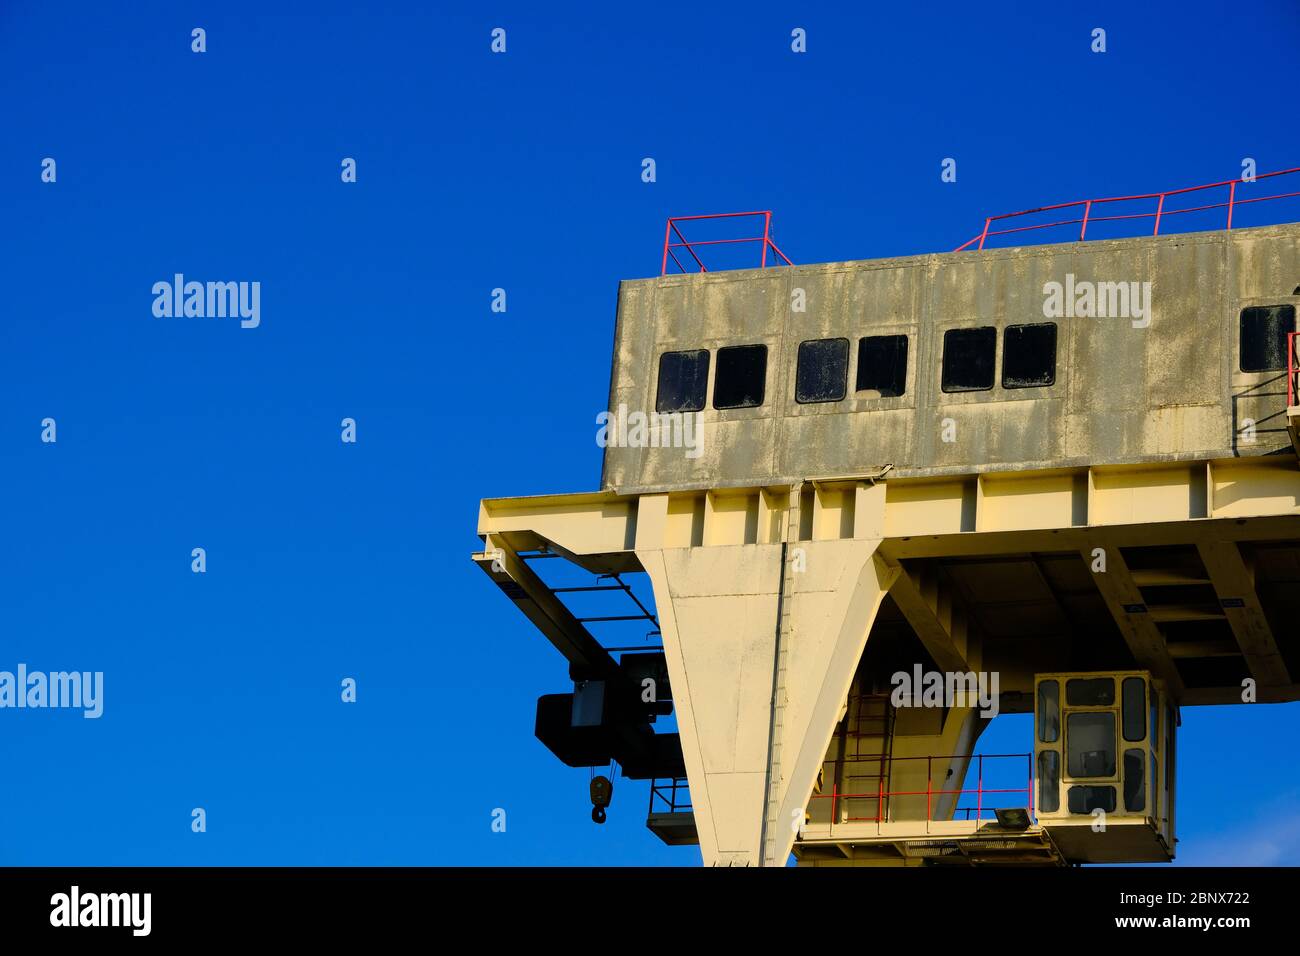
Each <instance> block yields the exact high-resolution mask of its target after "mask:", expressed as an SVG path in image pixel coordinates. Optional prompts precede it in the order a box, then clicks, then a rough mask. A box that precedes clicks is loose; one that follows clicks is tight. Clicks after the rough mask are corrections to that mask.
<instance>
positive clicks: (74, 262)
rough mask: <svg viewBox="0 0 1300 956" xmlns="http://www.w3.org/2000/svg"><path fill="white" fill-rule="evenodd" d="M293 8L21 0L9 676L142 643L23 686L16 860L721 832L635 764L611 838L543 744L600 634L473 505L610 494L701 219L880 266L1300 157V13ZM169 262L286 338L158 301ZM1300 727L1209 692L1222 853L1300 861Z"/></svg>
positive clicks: (235, 859)
mask: <svg viewBox="0 0 1300 956" xmlns="http://www.w3.org/2000/svg"><path fill="white" fill-rule="evenodd" d="M268 6H271V5H268V4H253V3H243V2H241V3H233V2H232V3H220V4H218V3H187V2H165V3H164V2H148V0H146V2H137V3H132V4H127V5H102V4H90V3H82V4H62V3H36V2H29V0H6V2H5V3H3V4H2V5H0V103H3V105H4V128H3V139H2V140H0V142H2V143H3V145H2V147H0V209H3V210H4V213H5V215H4V226H5V228H4V229H3V230H0V262H3V263H4V267H3V271H2V272H0V275H3V279H4V300H3V301H4V305H5V308H4V316H3V321H2V322H0V491H3V495H2V496H0V533H2V534H3V539H4V542H5V544H6V547H4V548H3V549H0V608H2V609H3V613H0V669H12V668H13V667H15V666H16V665H17V664H18V663H19V662H24V663H26V664H27V665H28V666H29V667H30V668H32V669H39V670H66V669H76V670H91V671H103V672H104V673H105V702H104V715H103V717H102V718H100V719H99V720H83V719H82V718H81V716H80V715H79V714H78V713H76V712H69V711H52V710H46V711H23V712H19V711H13V710H6V711H0V765H2V766H3V767H4V768H5V773H4V780H5V786H3V787H0V864H237V863H251V864H399V863H400V864H425V863H432V864H515V863H529V864H541V863H560V864H569V863H627V864H636V863H649V864H664V863H667V864H693V863H695V862H697V861H698V855H697V853H696V851H695V850H694V849H693V848H686V849H670V848H666V847H663V846H661V845H660V844H659V843H658V841H657V840H656V839H655V838H654V837H653V836H652V835H650V834H649V833H648V832H647V831H646V830H644V828H643V826H642V821H643V819H644V805H645V800H646V789H645V787H646V785H645V784H638V783H630V782H627V781H620V782H618V784H617V785H616V791H615V798H614V805H613V808H612V811H611V818H610V822H609V824H607V825H606V826H604V827H596V826H593V825H592V824H591V822H590V821H589V819H588V803H587V798H586V787H587V776H588V775H587V771H585V770H571V769H568V768H565V767H563V766H562V765H560V764H559V763H558V761H556V760H555V759H554V758H552V757H551V755H550V754H549V753H548V752H547V751H546V750H545V748H543V747H542V745H541V744H540V743H538V742H537V741H536V740H535V739H534V738H533V736H532V722H533V708H534V702H535V698H536V697H537V696H538V695H539V694H542V693H550V692H557V691H561V690H563V689H564V684H565V668H564V666H563V661H562V660H561V658H560V657H559V656H558V655H557V654H556V653H555V652H554V651H553V650H552V649H551V648H550V646H549V645H548V644H547V643H546V642H545V641H544V639H543V638H541V636H540V635H539V634H537V633H536V632H535V631H534V630H533V629H532V627H531V626H530V625H528V623H527V622H526V621H525V619H524V618H523V617H522V616H521V615H520V614H519V613H518V612H517V611H516V610H515V608H514V607H513V606H512V605H511V604H510V602H508V601H506V600H505V599H504V598H502V596H501V595H500V594H499V592H498V591H497V590H496V588H495V587H493V586H492V585H491V584H490V583H489V582H488V581H487V579H486V578H485V577H484V576H483V575H482V574H481V573H480V572H479V571H478V570H477V569H476V568H475V567H474V566H473V565H472V564H471V562H470V561H469V558H468V555H469V553H470V552H471V551H472V550H474V549H475V548H476V546H477V543H478V542H477V538H476V537H475V535H474V530H475V521H476V514H477V510H476V509H477V501H478V499H479V498H481V497H485V496H496V495H508V494H539V493H545V492H561V491H581V490H589V489H594V488H595V487H596V486H597V484H598V482H599V473H600V453H599V449H598V448H597V447H596V445H595V443H594V441H593V436H594V432H595V426H594V416H595V414H596V412H597V411H599V410H600V409H602V408H603V407H604V404H605V402H606V398H607V394H608V384H609V379H608V374H609V349H610V343H611V338H612V321H613V315H614V308H615V295H616V291H617V282H618V280H620V279H624V278H636V277H643V276H648V275H653V274H655V273H657V271H658V266H659V254H660V243H661V241H662V234H663V223H664V218H665V217H666V216H668V215H688V214H692V213H700V212H717V211H727V210H738V209H772V210H774V212H775V226H776V232H775V236H776V238H777V241H778V242H779V243H780V245H781V246H782V248H783V249H784V250H785V252H786V253H787V254H789V255H790V256H791V258H792V259H794V260H795V261H796V262H817V261H828V260H842V259H855V258H873V257H880V256H888V255H897V254H909V253H916V252H930V251H942V250H947V249H950V248H953V247H955V246H957V245H958V244H960V243H961V242H963V241H965V240H966V239H968V238H970V236H972V235H973V234H975V233H977V232H978V231H979V228H980V225H981V223H982V220H983V217H984V216H985V215H987V214H990V213H999V212H1007V211H1012V210H1015V209H1022V208H1027V207H1032V206H1037V205H1041V204H1044V203H1048V202H1054V201H1061V200H1066V199H1074V198H1081V197H1083V196H1087V195H1098V194H1100V195H1114V194H1125V193H1130V192H1145V191H1150V190H1154V189H1161V188H1172V187H1177V186H1182V185H1191V184H1195V183H1200V182H1208V181H1214V180H1225V179H1230V178H1233V177H1235V176H1237V175H1238V174H1239V173H1240V171H1241V162H1242V159H1243V158H1244V157H1252V158H1254V159H1255V160H1256V161H1257V163H1258V167H1259V169H1260V170H1261V171H1267V170H1272V169H1278V168H1283V167H1288V166H1295V165H1300V128H1298V127H1297V125H1296V124H1295V123H1294V122H1293V121H1292V114H1293V112H1294V111H1293V109H1292V106H1293V103H1292V99H1293V98H1292V96H1291V91H1292V90H1293V88H1294V61H1295V51H1296V48H1297V41H1300V7H1297V6H1296V5H1295V4H1294V3H1293V2H1290V0H1266V2H1260V3H1255V4H1252V5H1251V6H1250V8H1249V10H1248V11H1243V10H1242V9H1241V8H1240V7H1238V6H1235V5H1232V4H1228V3H1218V4H1211V3H1197V2H1191V3H1177V4H1174V3H1151V4H1143V5H1140V6H1139V5H1134V4H1130V3H1122V2H1115V3H1105V2H1103V3H1055V4H1030V3H1024V4H1006V3H986V4H978V5H971V4H959V3H951V4H949V3H930V4H920V5H917V4H893V5H886V6H885V7H884V8H881V7H880V6H879V5H856V6H854V7H853V9H852V10H851V11H848V10H841V9H839V8H838V6H837V5H829V4H827V5H821V4H818V5H812V6H810V5H807V4H769V3H745V4H716V5H715V4H710V5H703V4H674V3H665V4H658V5H652V6H649V7H647V6H644V5H641V6H632V7H622V6H618V5H612V6H611V5H608V4H600V5H597V4H590V5H564V6H563V7H562V8H557V6H556V5H538V4H522V3H521V4H495V5H491V6H487V5H473V4H440V5H437V6H434V5H428V4H415V3H410V4H396V3H375V4H353V3H337V2H319V3H318V2H313V3H306V2H303V3H281V4H275V5H274V6H275V8H276V10H275V12H268V10H267V9H266V8H267V7H268ZM844 6H848V5H844ZM195 27H203V28H204V29H205V30H206V31H207V52H205V53H203V54H195V53H193V52H191V49H190V44H191V37H190V31H191V30H192V29H193V28H195ZM494 27H503V28H505V29H506V31H507V52H506V53H505V54H504V55H493V54H492V53H491V52H490V50H489V43H490V35H489V34H490V31H491V30H492V29H493V28H494ZM795 27H802V28H804V29H805V30H806V31H807V37H808V41H807V43H808V52H807V53H806V54H802V55H797V54H794V53H792V52H791V50H790V32H791V30H792V29H793V28H795ZM1095 27H1102V28H1104V29H1106V31H1107V52H1106V53H1105V54H1094V53H1092V52H1090V49H1089V46H1090V42H1091V37H1090V34H1091V31H1092V30H1093V28H1095ZM45 157H51V158H54V159H55V160H56V162H57V181H56V182H55V183H42V182H41V178H40V173H41V161H42V159H44V158H45ZM343 157H353V158H355V159H356V161H357V172H358V177H357V182H356V183H352V184H345V183H342V182H341V181H340V162H341V160H342V158H343ZM645 157H653V158H654V159H655V161H656V166H657V181H656V182H654V183H652V184H647V183H644V182H642V181H641V175H640V173H641V161H642V159H643V158H645ZM946 157H952V158H955V159H956V160H957V170H958V178H957V182H955V183H942V182H941V181H940V175H939V174H940V163H941V161H942V160H943V159H944V158H946ZM177 272H182V273H184V274H186V275H187V276H189V277H191V278H197V279H212V280H248V281H254V280H255V281H259V282H260V283H261V289H262V295H261V324H260V326H259V327H258V328H256V329H243V328H240V326H239V325H238V324H237V323H235V322H233V321H230V320H198V319H158V318H155V317H154V316H153V314H152V311H151V306H152V301H153V296H152V294H151V291H150V290H151V287H152V285H153V284H154V283H155V282H157V281H159V280H165V279H170V278H171V276H172V275H173V274H174V273H177ZM498 287H500V288H504V289H506V290H507V295H508V300H507V301H508V310H507V312H506V313H504V314H498V313H493V312H492V311H491V310H490V305H491V293H492V290H493V289H494V288H498ZM46 417H52V418H54V419H55V420H56V421H57V429H58V441H57V443H56V444H53V445H50V444H43V443H42V442H41V441H40V431H41V426H40V423H41V421H42V419H44V418H46ZM344 417H351V418H353V419H355V420H356V422H357V432H358V440H357V442H356V444H351V445H345V444H343V443H342V442H341V441H340V439H339V432H340V426H339V423H340V421H341V419H343V418H344ZM195 547H202V548H205V549H206V552H207V562H208V569H207V572H206V573H205V574H202V575H199V574H193V573H192V572H191V570H190V561H191V557H190V555H191V550H192V549H193V548H195ZM348 676H351V677H354V678H355V679H356V680H357V682H358V701H357V703H356V704H354V705H344V704H342V703H341V702H340V700H339V682H340V680H341V679H342V678H343V677H348ZM1006 726H1007V729H1006V730H1005V731H1004V730H1002V729H1001V728H1000V726H999V724H996V723H995V725H994V727H993V728H992V730H991V731H990V733H989V736H988V738H987V739H986V741H985V744H984V746H985V748H986V749H987V750H988V751H990V752H1005V751H1006V749H1007V748H1011V749H1027V747H1028V742H1027V739H1025V733H1024V731H1023V727H1022V728H1021V729H1020V731H1018V732H1019V733H1020V734H1021V739H1023V742H1022V743H1018V742H1016V740H1012V739H1010V738H1012V737H1015V734H1016V732H1017V724H1016V721H1015V720H1013V719H1008V720H1007V721H1006ZM1298 731H1300V710H1298V709H1297V706H1296V705H1288V706H1285V707H1264V706H1260V707H1258V708H1255V707H1250V708H1245V707H1239V708H1235V709H1227V708H1215V709H1209V708H1206V709H1196V710H1193V709H1188V710H1187V711H1185V713H1184V727H1183V731H1182V738H1181V754H1180V758H1181V759H1180V772H1181V781H1180V788H1181V793H1180V803H1179V827H1180V836H1181V837H1182V838H1183V841H1184V842H1183V844H1182V846H1181V850H1182V852H1183V857H1182V860H1183V861H1184V862H1189V863H1190V862H1230V861H1232V860H1233V859H1235V858H1238V857H1240V858H1241V861H1242V862H1252V861H1253V862H1278V863H1295V862H1297V861H1300V832H1298V831H1297V827H1296V826H1295V825H1294V824H1293V823H1291V822H1290V821H1293V820H1294V819H1295V811H1294V807H1295V797H1296V796H1297V795H1298V793H1300V775H1297V771H1296V770H1295V768H1294V767H1293V766H1290V765H1289V764H1285V763H1283V764H1279V763H1278V762H1277V751H1278V748H1279V746H1280V742H1281V741H1288V740H1290V739H1292V738H1294V737H1295V736H1296V734H1297V732H1298ZM195 807H203V808H204V809H205V810H206V811H207V815H208V817H207V819H208V829H207V832H206V833H203V834H195V833H192V832H191V828H190V820H191V816H190V814H191V810H192V809H193V808H195ZM496 807H501V808H504V809H505V810H506V811H507V821H508V823H507V831H506V833H504V834H500V833H493V832H492V830H491V826H490V823H491V819H490V814H491V812H492V810H493V809H494V808H496ZM1242 807H1248V808H1249V809H1237V810H1234V811H1233V812H1231V813H1228V812H1227V808H1242ZM1278 815H1281V817H1282V820H1283V825H1282V826H1277V827H1274V826H1271V821H1274V820H1276V819H1277V817H1278ZM1225 827H1229V828H1232V829H1231V831H1228V830H1225V829H1224V828H1225ZM1216 854H1217V855H1216Z"/></svg>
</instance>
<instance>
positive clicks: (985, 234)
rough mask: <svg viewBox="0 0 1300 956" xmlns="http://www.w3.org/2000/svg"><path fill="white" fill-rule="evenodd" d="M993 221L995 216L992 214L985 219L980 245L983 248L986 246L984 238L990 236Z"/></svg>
mask: <svg viewBox="0 0 1300 956" xmlns="http://www.w3.org/2000/svg"><path fill="white" fill-rule="evenodd" d="M992 221H993V217H992V216H989V217H987V218H986V219H985V220H984V231H983V232H981V233H980V246H979V247H980V248H981V249H983V248H984V240H985V239H987V238H988V235H989V223H991V222H992Z"/></svg>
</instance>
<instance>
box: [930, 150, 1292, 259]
mask: <svg viewBox="0 0 1300 956" xmlns="http://www.w3.org/2000/svg"><path fill="white" fill-rule="evenodd" d="M1293 173H1300V167H1293V168H1291V169H1280V170H1277V171H1276V172H1272V173H1260V174H1258V175H1256V176H1254V177H1253V178H1252V179H1250V180H1246V179H1227V180H1224V181H1223V182H1219V183H1206V184H1205V185H1203V186H1188V187H1186V188H1184V189H1171V190H1168V191H1166V192H1160V193H1140V194H1138V195H1135V196H1105V197H1102V198H1098V199H1079V200H1076V201H1075V202H1066V203H1056V204H1055V205H1051V206H1039V207H1038V208H1037V209H1023V210H1021V211H1020V212H1009V213H1003V214H1002V215H1000V216H989V217H988V218H986V219H985V220H984V229H983V231H982V232H980V234H979V235H977V236H975V237H973V238H971V239H968V240H967V241H966V242H963V243H962V244H961V245H960V246H958V247H957V249H956V250H955V251H956V252H961V251H962V250H964V249H969V248H970V247H971V246H974V247H975V248H976V249H983V248H984V244H985V243H986V242H987V241H988V240H989V239H990V238H992V237H994V236H1006V235H1011V234H1013V233H1020V232H1030V231H1032V230H1035V229H1051V228H1054V227H1058V226H1071V225H1077V226H1078V227H1079V241H1080V242H1082V241H1084V240H1085V239H1086V238H1087V235H1088V226H1089V224H1095V223H1099V222H1119V221H1123V220H1134V219H1153V220H1154V224H1153V226H1152V229H1151V235H1153V236H1158V235H1160V226H1161V223H1162V222H1164V221H1166V220H1167V219H1168V218H1169V217H1170V216H1180V215H1184V214H1186V213H1193V212H1204V211H1205V210H1209V209H1226V210H1227V224H1226V228H1228V229H1231V228H1232V216H1233V212H1234V211H1235V210H1236V209H1238V208H1239V207H1242V206H1246V205H1250V204H1252V203H1261V202H1269V201H1271V200H1276V199H1289V198H1293V197H1296V196H1300V190H1296V191H1295V192H1282V193H1276V194H1274V195H1269V196H1247V197H1245V198H1238V195H1237V193H1238V190H1239V188H1242V187H1245V186H1249V185H1250V184H1252V183H1257V182H1259V181H1261V180H1265V179H1272V178H1274V177H1277V176H1289V175H1291V174H1293ZM1292 182H1296V181H1295V180H1292ZM1207 189H1226V190H1227V193H1228V194H1227V197H1226V201H1224V202H1214V203H1208V204H1203V205H1199V206H1189V207H1180V208H1176V209H1170V208H1167V206H1166V203H1167V202H1168V200H1169V199H1170V198H1171V197H1175V196H1186V195H1190V194H1191V193H1196V192H1201V191H1203V190H1207ZM1138 200H1153V201H1155V204H1156V206H1155V209H1154V210H1152V211H1150V212H1140V213H1124V214H1119V215H1106V216H1099V215H1096V214H1095V213H1094V210H1095V209H1097V207H1099V206H1102V205H1103V204H1105V203H1120V202H1136V201H1138ZM1066 209H1072V210H1079V211H1080V214H1079V215H1078V216H1077V218H1071V219H1057V220H1054V221H1052V222H1041V223H1031V224H1028V225H1017V226H1011V227H1009V228H1006V229H995V228H993V225H994V224H995V223H1002V222H1003V221H1005V220H1010V219H1016V218H1017V217H1020V216H1030V215H1034V214H1036V213H1046V212H1054V211H1056V210H1066Z"/></svg>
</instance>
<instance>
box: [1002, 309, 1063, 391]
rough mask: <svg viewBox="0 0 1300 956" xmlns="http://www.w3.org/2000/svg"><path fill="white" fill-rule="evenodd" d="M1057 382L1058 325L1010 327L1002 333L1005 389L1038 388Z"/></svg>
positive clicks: (1003, 382) (1003, 381) (1003, 384)
mask: <svg viewBox="0 0 1300 956" xmlns="http://www.w3.org/2000/svg"><path fill="white" fill-rule="evenodd" d="M1055 381H1056V323H1055V322H1042V323H1039V324H1038V325H1008V326H1007V329H1006V331H1005V332H1003V333H1002V387H1003V388H1036V387H1039V386H1043V385H1051V384H1052V383H1053V382H1055Z"/></svg>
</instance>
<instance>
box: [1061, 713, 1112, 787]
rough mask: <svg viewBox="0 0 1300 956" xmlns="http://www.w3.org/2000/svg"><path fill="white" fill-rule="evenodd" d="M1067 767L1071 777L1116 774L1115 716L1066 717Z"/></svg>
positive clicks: (1101, 714) (1096, 714)
mask: <svg viewBox="0 0 1300 956" xmlns="http://www.w3.org/2000/svg"><path fill="white" fill-rule="evenodd" d="M1065 746H1066V748H1067V758H1066V768H1067V772H1068V773H1069V775H1070V776H1071V777H1111V776H1114V774H1115V715H1114V714H1112V713H1082V714H1070V715H1069V716H1067V717H1066V718H1065Z"/></svg>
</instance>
